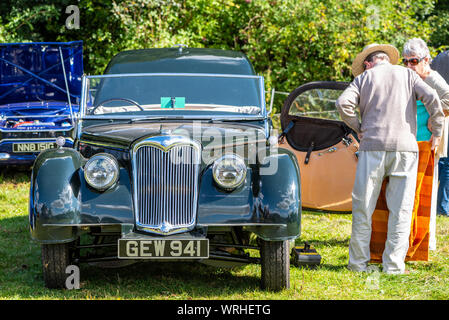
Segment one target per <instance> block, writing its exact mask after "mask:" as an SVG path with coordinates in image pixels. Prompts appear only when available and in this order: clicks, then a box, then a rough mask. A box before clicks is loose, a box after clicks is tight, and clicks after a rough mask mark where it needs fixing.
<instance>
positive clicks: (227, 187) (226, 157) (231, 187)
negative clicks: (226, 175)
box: [212, 153, 247, 191]
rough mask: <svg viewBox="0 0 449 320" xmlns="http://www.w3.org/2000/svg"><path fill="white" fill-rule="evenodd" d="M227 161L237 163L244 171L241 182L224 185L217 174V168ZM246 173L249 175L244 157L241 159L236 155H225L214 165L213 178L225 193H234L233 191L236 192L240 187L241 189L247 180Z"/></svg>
mask: <svg viewBox="0 0 449 320" xmlns="http://www.w3.org/2000/svg"><path fill="white" fill-rule="evenodd" d="M225 160H232V161H236V162H237V163H238V164H239V165H240V166H241V168H242V169H243V174H242V176H241V178H240V180H239V181H237V182H236V183H234V184H232V185H225V184H223V183H222V182H221V181H220V179H219V177H218V176H217V174H216V170H217V167H218V166H219V165H220V164H221V163H222V162H223V161H225ZM246 173H247V167H246V164H245V161H244V160H243V158H242V157H240V156H239V155H237V154H235V153H229V154H225V155H223V156H221V157H220V158H218V159H216V160H215V161H214V163H213V165H212V176H213V178H214V181H215V183H216V184H217V185H218V186H219V187H220V188H221V189H223V190H225V191H232V190H235V189H237V188H238V187H240V186H241V185H242V184H243V183H244V182H245V180H246Z"/></svg>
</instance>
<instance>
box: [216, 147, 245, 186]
mask: <svg viewBox="0 0 449 320" xmlns="http://www.w3.org/2000/svg"><path fill="white" fill-rule="evenodd" d="M212 173H213V176H214V180H215V182H216V183H217V184H218V185H219V186H220V187H221V188H223V189H225V190H232V189H235V188H237V187H238V186H240V185H241V184H242V183H243V181H244V180H245V177H246V165H245V162H244V161H243V159H242V158H241V157H239V156H238V155H235V154H227V155H224V156H222V157H221V158H219V159H218V160H216V161H215V162H214V165H213V167H212Z"/></svg>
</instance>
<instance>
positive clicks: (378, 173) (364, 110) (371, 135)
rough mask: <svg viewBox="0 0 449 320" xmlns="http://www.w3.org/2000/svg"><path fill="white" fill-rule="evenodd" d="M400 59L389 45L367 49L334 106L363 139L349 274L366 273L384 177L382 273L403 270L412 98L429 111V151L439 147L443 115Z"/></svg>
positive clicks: (414, 148)
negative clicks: (385, 220) (385, 226)
mask: <svg viewBox="0 0 449 320" xmlns="http://www.w3.org/2000/svg"><path fill="white" fill-rule="evenodd" d="M398 60H399V52H398V50H397V49H396V48H395V47H394V46H392V45H388V44H371V45H369V46H367V47H365V48H364V49H363V51H362V52H361V53H359V54H358V55H357V56H356V58H355V60H354V62H353V64H352V73H353V75H354V77H355V79H354V80H353V81H352V82H351V84H350V85H349V86H348V88H347V89H346V90H345V91H344V92H343V93H342V94H341V96H340V97H339V98H338V100H337V102H336V106H337V109H338V111H339V113H340V115H341V117H342V119H343V121H344V122H345V123H346V124H347V125H348V126H349V127H351V128H352V129H354V130H355V131H356V132H357V134H358V135H359V137H360V138H361V141H360V148H359V159H358V164H357V172H356V177H355V181H354V187H353V190H352V234H351V240H350V242H349V263H348V268H349V269H350V270H353V271H367V270H368V269H367V267H368V262H369V261H370V239H371V218H372V214H373V212H374V209H375V206H376V203H377V199H378V197H379V193H380V190H381V186H382V182H383V180H384V179H385V178H386V177H388V178H389V182H388V185H387V189H386V200H387V205H388V209H389V218H388V233H387V240H386V243H385V250H384V252H383V255H382V265H383V271H384V272H386V273H394V274H396V273H399V274H400V273H404V272H405V263H404V260H405V256H406V254H407V250H408V246H409V234H410V225H411V220H412V210H413V202H414V196H415V187H416V175H417V166H418V145H417V142H416V100H421V101H422V102H423V103H424V105H425V106H426V108H427V110H428V112H429V115H430V119H431V123H432V130H433V136H432V138H431V140H432V148H435V147H436V146H437V145H438V144H439V141H440V138H441V134H442V128H443V122H444V114H443V111H442V108H441V105H440V101H439V98H438V95H437V93H436V92H435V91H434V90H433V89H432V88H430V87H429V86H428V85H427V84H425V83H424V81H422V80H421V78H420V77H419V76H418V75H417V74H416V73H415V72H413V71H412V70H410V69H407V68H405V67H402V66H398V65H396V64H397V62H398ZM356 107H358V108H359V110H360V117H361V119H360V120H359V118H358V116H357V114H356V113H355V109H356Z"/></svg>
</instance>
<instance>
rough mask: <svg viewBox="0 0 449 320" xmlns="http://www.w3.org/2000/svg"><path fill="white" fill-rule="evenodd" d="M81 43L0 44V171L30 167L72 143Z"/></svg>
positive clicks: (79, 73) (77, 96) (81, 54)
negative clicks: (62, 140) (61, 140)
mask: <svg viewBox="0 0 449 320" xmlns="http://www.w3.org/2000/svg"><path fill="white" fill-rule="evenodd" d="M82 48H83V46H82V41H73V42H34V43H33V42H32V43H6V44H0V167H4V166H10V165H14V166H24V167H31V165H32V164H33V162H34V160H35V159H36V157H37V155H38V154H39V152H41V151H43V150H46V149H50V148H54V147H56V146H57V145H56V143H55V141H56V138H57V137H64V138H65V146H67V147H71V146H72V145H73V141H74V128H75V120H74V119H75V115H76V113H77V112H78V109H79V106H78V105H79V99H80V96H81V77H82V75H83V52H82V51H83V49H82Z"/></svg>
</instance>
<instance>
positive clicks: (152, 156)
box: [131, 136, 201, 235]
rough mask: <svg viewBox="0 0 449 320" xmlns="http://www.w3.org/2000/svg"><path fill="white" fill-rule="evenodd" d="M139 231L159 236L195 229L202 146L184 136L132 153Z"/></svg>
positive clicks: (140, 145)
mask: <svg viewBox="0 0 449 320" xmlns="http://www.w3.org/2000/svg"><path fill="white" fill-rule="evenodd" d="M131 159H132V170H133V198H134V199H133V201H134V216H135V222H136V228H137V230H140V231H145V232H150V233H154V234H159V235H170V234H175V233H181V232H186V231H189V230H191V229H193V227H194V226H195V223H196V215H197V206H198V192H199V170H200V160H201V144H200V143H198V142H196V141H193V140H191V139H189V138H187V137H184V136H155V137H151V138H147V139H145V140H141V141H139V142H137V143H136V144H135V145H134V146H133V148H132V153H131Z"/></svg>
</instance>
